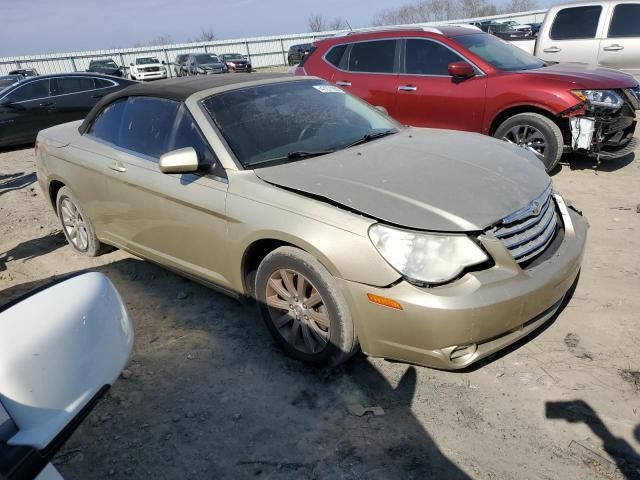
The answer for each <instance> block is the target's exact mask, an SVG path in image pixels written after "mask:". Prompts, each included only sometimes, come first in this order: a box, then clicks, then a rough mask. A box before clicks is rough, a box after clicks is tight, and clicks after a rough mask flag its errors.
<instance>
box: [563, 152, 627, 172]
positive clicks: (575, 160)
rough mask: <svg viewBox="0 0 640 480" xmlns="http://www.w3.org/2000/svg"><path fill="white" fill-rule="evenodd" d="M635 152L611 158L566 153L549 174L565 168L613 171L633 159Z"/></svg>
mask: <svg viewBox="0 0 640 480" xmlns="http://www.w3.org/2000/svg"><path fill="white" fill-rule="evenodd" d="M635 158H636V157H635V154H634V153H629V154H628V155H625V156H624V157H620V158H616V159H612V160H600V162H598V160H597V159H596V158H593V157H587V156H584V155H576V154H567V155H565V156H564V157H562V159H561V160H560V163H559V164H558V166H557V167H556V168H555V169H554V170H553V171H552V172H551V175H555V174H557V173H559V172H561V171H562V170H564V169H565V168H568V169H569V170H572V171H573V170H594V171H596V172H597V171H600V172H615V171H616V170H620V169H622V168H624V167H626V166H628V165H630V164H631V163H633V161H634V160H635Z"/></svg>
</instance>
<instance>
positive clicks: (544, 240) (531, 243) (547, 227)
mask: <svg viewBox="0 0 640 480" xmlns="http://www.w3.org/2000/svg"><path fill="white" fill-rule="evenodd" d="M551 191H552V190H551V184H549V187H547V189H546V190H545V191H544V192H543V193H542V195H540V196H539V197H538V198H536V199H535V200H534V201H532V202H531V203H530V204H529V205H527V206H526V207H525V208H523V209H521V210H518V211H517V212H515V213H512V214H511V215H509V216H508V217H505V218H504V219H503V220H502V222H500V224H499V225H498V226H497V227H494V228H493V229H492V230H491V231H490V232H489V233H491V234H492V235H494V236H495V237H496V238H498V239H499V240H500V241H502V243H503V244H504V246H505V247H507V249H508V250H509V252H510V253H511V255H512V256H513V258H514V259H515V260H516V262H518V263H523V262H526V261H527V260H531V259H532V258H534V257H536V256H538V255H540V254H541V253H542V252H544V251H545V250H546V248H547V247H548V246H549V244H550V243H551V241H552V240H553V238H554V237H555V233H556V229H557V226H558V213H557V211H556V203H555V200H554V199H553V195H552V194H551Z"/></svg>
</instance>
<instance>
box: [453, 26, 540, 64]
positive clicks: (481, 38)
mask: <svg viewBox="0 0 640 480" xmlns="http://www.w3.org/2000/svg"><path fill="white" fill-rule="evenodd" d="M454 40H455V41H456V42H458V43H459V44H460V45H462V46H463V47H464V48H466V49H467V50H469V51H471V52H472V53H474V54H476V55H477V56H479V57H480V58H482V59H483V60H484V61H485V62H487V63H490V64H491V65H493V66H494V67H496V68H499V69H500V70H507V71H515V70H533V69H535V68H542V67H544V66H546V63H544V62H543V61H542V60H539V59H537V58H536V57H534V56H532V55H529V54H528V53H527V52H525V51H524V50H522V49H520V48H518V47H516V46H513V45H511V44H509V43H507V42H505V41H504V40H501V39H499V38H497V37H495V36H494V35H489V34H486V33H474V34H471V35H461V36H459V37H455V38H454Z"/></svg>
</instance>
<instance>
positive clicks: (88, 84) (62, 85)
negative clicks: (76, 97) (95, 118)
mask: <svg viewBox="0 0 640 480" xmlns="http://www.w3.org/2000/svg"><path fill="white" fill-rule="evenodd" d="M55 81H56V84H57V88H56V93H57V94H58V95H68V94H70V93H79V92H85V91H87V90H93V89H94V88H96V87H95V83H94V81H93V78H90V77H88V78H87V77H67V78H56V79H55Z"/></svg>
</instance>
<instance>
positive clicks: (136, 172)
mask: <svg viewBox="0 0 640 480" xmlns="http://www.w3.org/2000/svg"><path fill="white" fill-rule="evenodd" d="M188 146H190V147H193V148H194V149H195V150H196V152H197V153H198V158H199V162H200V164H201V167H200V169H199V171H197V172H194V173H188V174H177V173H176V174H165V173H162V172H161V171H160V168H159V166H158V162H159V158H160V156H161V155H162V154H164V153H167V152H168V151H172V150H176V149H179V148H184V147H188ZM110 155H111V159H110V160H111V161H110V163H109V164H108V165H107V170H106V175H107V177H108V180H107V183H108V189H109V197H110V199H111V201H110V203H109V205H108V211H109V213H110V215H111V216H112V220H111V221H110V222H109V224H108V226H107V227H106V229H105V230H106V233H107V235H108V236H109V238H111V239H113V241H114V242H115V243H116V244H117V245H119V246H121V247H123V248H125V249H127V250H130V251H132V252H133V253H135V254H137V255H140V256H142V257H144V258H148V259H150V260H152V261H155V262H158V263H160V264H162V265H165V266H167V267H169V268H173V269H176V270H179V271H181V272H184V273H187V274H190V275H195V276H197V277H199V278H203V279H205V280H208V281H210V282H214V283H216V284H218V285H222V286H226V285H228V280H227V279H228V276H229V273H228V272H224V271H222V270H221V268H222V267H221V266H222V265H224V264H225V263H226V262H224V261H223V260H224V257H225V255H226V253H225V252H226V242H227V240H226V227H227V225H226V224H227V220H226V217H225V202H226V196H227V182H226V178H225V172H224V170H223V169H222V167H221V165H220V164H219V163H218V162H217V159H216V158H215V156H214V154H213V151H212V150H211V148H210V147H209V145H208V144H207V142H206V140H205V138H204V136H203V135H202V133H201V132H200V130H199V128H198V126H197V124H196V123H195V120H194V119H193V117H192V116H191V114H190V113H189V112H188V110H187V109H186V107H185V106H184V105H182V104H180V103H179V102H174V101H170V100H165V99H160V98H154V97H130V98H129V99H127V100H126V106H125V109H124V112H123V116H122V120H121V122H120V131H119V134H118V138H117V141H116V147H115V148H112V149H111V153H110Z"/></svg>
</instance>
